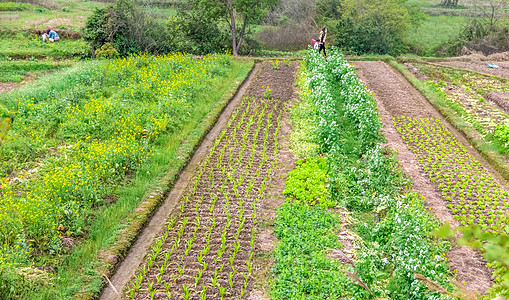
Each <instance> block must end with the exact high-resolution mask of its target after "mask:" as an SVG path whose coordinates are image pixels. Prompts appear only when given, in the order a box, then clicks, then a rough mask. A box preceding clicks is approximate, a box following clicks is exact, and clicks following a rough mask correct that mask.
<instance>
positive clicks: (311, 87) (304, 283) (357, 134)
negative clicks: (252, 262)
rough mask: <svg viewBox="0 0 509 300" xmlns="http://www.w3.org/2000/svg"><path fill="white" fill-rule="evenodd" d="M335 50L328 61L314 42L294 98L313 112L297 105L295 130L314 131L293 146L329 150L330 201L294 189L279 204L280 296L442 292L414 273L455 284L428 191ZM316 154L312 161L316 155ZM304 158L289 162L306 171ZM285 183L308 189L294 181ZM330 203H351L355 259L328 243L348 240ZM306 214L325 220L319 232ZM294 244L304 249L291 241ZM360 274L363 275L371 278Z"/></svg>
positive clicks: (275, 290) (275, 289)
mask: <svg viewBox="0 0 509 300" xmlns="http://www.w3.org/2000/svg"><path fill="white" fill-rule="evenodd" d="M330 53H331V54H330V55H329V57H328V59H327V61H325V60H324V58H323V57H322V56H320V55H318V54H317V53H316V52H315V51H310V52H309V53H308V55H307V57H306V63H307V70H306V73H305V76H306V77H308V78H307V79H306V80H304V81H303V82H304V86H301V90H302V93H301V95H302V96H304V98H303V99H304V100H303V99H302V97H301V100H299V102H298V103H297V106H296V107H299V108H302V107H304V106H303V105H302V102H310V105H307V107H308V109H310V110H311V111H314V114H315V116H314V117H313V116H312V114H310V113H309V112H299V113H295V112H294V111H293V112H292V122H293V123H294V124H296V125H297V127H298V128H299V130H298V131H297V132H300V133H302V132H308V136H307V137H303V135H302V134H299V137H298V138H296V139H294V140H293V142H291V143H292V149H310V150H309V151H308V152H307V153H306V152H304V153H305V154H304V155H307V154H312V155H314V152H313V151H314V150H312V148H313V147H309V146H308V145H309V144H311V143H312V142H310V141H316V143H317V145H318V146H319V149H320V153H322V154H326V157H327V159H326V161H327V174H328V175H327V179H326V180H327V182H328V184H327V186H328V192H327V199H328V201H324V202H319V204H318V205H314V206H313V205H312V204H313V201H309V200H306V198H305V197H300V198H299V195H302V194H299V193H296V192H292V195H293V196H294V197H293V198H291V199H289V200H287V203H285V205H283V206H282V207H281V208H280V209H279V210H278V218H277V220H276V227H275V233H276V237H277V238H278V239H279V242H278V246H277V249H276V250H275V252H274V255H275V261H276V265H275V267H274V268H273V274H274V276H275V279H274V281H273V284H272V295H273V297H274V298H275V299H289V298H292V299H310V298H311V299H313V298H317V299H323V298H345V299H371V298H372V297H378V298H390V299H438V298H439V297H440V295H439V294H438V293H437V292H433V291H429V290H428V289H427V288H426V287H425V285H424V284H423V283H421V282H420V281H419V280H418V279H417V278H416V277H414V274H415V273H418V274H422V275H424V276H426V277H427V278H429V279H431V280H433V281H435V282H437V283H439V284H440V285H442V286H444V287H445V288H446V289H448V290H449V291H450V292H453V287H452V286H451V284H450V283H449V277H448V276H449V271H448V267H447V263H446V260H445V256H444V253H445V251H446V250H447V248H448V243H444V242H443V241H440V240H437V239H435V238H433V237H432V236H431V232H432V231H433V230H434V228H436V227H437V226H438V224H439V222H438V221H436V220H434V219H433V217H432V216H430V215H429V214H428V213H427V212H426V210H425V207H424V201H423V199H422V197H421V196H419V195H416V194H415V193H412V192H411V189H410V182H408V180H407V179H406V178H404V176H403V175H402V173H401V171H400V170H399V169H398V164H397V161H396V159H395V158H394V157H393V156H392V155H391V154H390V153H387V152H386V151H384V150H382V148H381V147H380V146H379V143H380V142H381V137H380V122H379V120H378V114H377V112H376V106H375V103H374V100H373V98H372V97H371V96H370V95H369V93H368V92H367V91H366V89H365V87H364V86H363V85H362V84H361V83H360V82H359V81H358V79H357V75H356V73H355V71H354V70H353V68H352V67H351V66H350V65H348V63H347V62H346V61H345V60H344V58H343V57H342V55H341V54H340V53H339V52H337V51H336V50H335V49H334V50H331V51H330ZM301 83H302V81H301ZM300 116H303V118H300ZM310 119H311V120H313V119H315V120H319V122H318V126H315V127H314V129H313V127H311V125H309V127H308V129H307V130H306V129H305V128H303V127H306V125H304V126H302V124H313V123H312V122H309V120H310ZM314 124H316V123H314ZM311 157H312V156H311ZM311 157H308V158H307V159H306V161H307V160H309V162H310V163H312V162H313V160H314V159H312V158H311ZM306 163H307V162H306ZM306 163H303V164H302V165H300V166H299V167H298V168H296V169H295V171H292V172H298V173H299V172H301V173H307V172H308V171H307V170H306V168H305V167H303V166H304V165H305V164H306ZM297 178H304V177H297ZM322 181H323V180H322ZM289 184H290V185H291V186H290V187H289V186H288V185H289ZM315 186H316V184H315ZM286 188H287V189H289V190H292V191H293V190H295V189H299V188H301V189H302V190H303V191H304V190H308V189H309V187H307V186H306V185H305V184H302V183H299V184H295V183H292V182H291V181H287V187H286ZM306 203H307V204H306ZM326 207H336V208H338V207H340V208H342V209H343V210H344V209H347V210H348V211H350V212H352V214H349V215H350V217H351V218H352V219H353V221H351V223H352V225H351V226H352V227H353V228H352V229H351V230H353V231H354V232H355V234H357V235H358V237H359V238H358V239H357V240H356V242H355V243H356V244H359V249H357V250H356V251H355V252H356V257H357V259H355V260H354V261H352V263H351V264H346V265H342V264H341V263H339V262H338V261H335V260H334V259H332V257H330V256H328V253H329V251H330V250H331V249H337V250H341V249H342V245H341V244H338V241H337V237H336V234H337V231H338V229H339V228H341V226H342V224H341V222H340V221H339V218H337V216H334V214H332V213H331V212H330V211H327V210H325V209H324V208H326ZM309 224H313V225H316V226H317V227H318V228H320V230H319V233H321V235H320V237H318V236H316V235H315V234H316V233H314V232H313V231H312V230H310V228H311V227H310V225H309ZM317 240H318V241H319V242H316V241H317ZM297 245H299V247H300V248H302V249H305V250H306V251H299V252H293V251H290V250H289V249H292V248H293V247H296V246H297ZM289 270H293V271H291V272H290V271H289ZM344 270H347V271H344ZM354 282H355V283H359V282H363V284H364V285H365V288H363V287H361V285H362V284H361V285H358V284H354ZM368 289H369V291H368Z"/></svg>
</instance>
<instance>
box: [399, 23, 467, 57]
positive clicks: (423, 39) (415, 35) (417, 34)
mask: <svg viewBox="0 0 509 300" xmlns="http://www.w3.org/2000/svg"><path fill="white" fill-rule="evenodd" d="M466 20H467V18H466V17H455V16H428V17H427V18H426V19H425V20H424V21H423V23H422V24H421V25H420V26H419V27H417V28H413V29H411V30H410V31H409V32H408V33H407V36H406V37H405V43H407V44H408V45H410V47H411V48H412V49H411V50H412V52H417V53H420V54H421V55H422V56H433V54H434V53H433V51H434V49H435V48H436V47H438V46H439V45H441V44H443V43H445V42H447V41H449V40H450V39H451V38H452V37H454V36H456V35H458V34H459V32H460V30H461V29H462V27H463V26H464V24H465V22H466Z"/></svg>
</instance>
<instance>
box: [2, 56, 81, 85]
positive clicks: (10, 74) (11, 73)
mask: <svg viewBox="0 0 509 300" xmlns="http://www.w3.org/2000/svg"><path fill="white" fill-rule="evenodd" d="M74 63H75V62H74V61H51V60H43V61H37V60H33V61H1V60H0V69H2V73H1V74H0V82H21V81H22V80H23V78H24V76H26V75H32V76H37V75H40V74H41V73H44V72H45V71H50V70H58V69H62V68H66V67H69V66H71V65H73V64H74Z"/></svg>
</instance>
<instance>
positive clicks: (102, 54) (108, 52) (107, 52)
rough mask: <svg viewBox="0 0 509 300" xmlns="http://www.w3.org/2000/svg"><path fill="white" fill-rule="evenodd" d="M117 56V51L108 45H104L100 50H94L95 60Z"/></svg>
mask: <svg viewBox="0 0 509 300" xmlns="http://www.w3.org/2000/svg"><path fill="white" fill-rule="evenodd" d="M118 56H119V54H118V51H117V49H115V48H113V45H112V44H110V43H106V44H104V45H103V46H102V47H101V49H97V50H95V57H97V58H106V59H111V58H117V57H118Z"/></svg>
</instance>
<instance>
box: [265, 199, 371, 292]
mask: <svg viewBox="0 0 509 300" xmlns="http://www.w3.org/2000/svg"><path fill="white" fill-rule="evenodd" d="M339 225H340V222H339V218H338V216H337V215H335V214H334V213H332V212H329V211H327V210H326V209H325V208H323V207H313V206H308V205H306V204H301V203H293V204H292V203H289V202H286V203H284V204H283V205H282V206H281V208H279V209H278V211H277V220H276V223H275V227H274V233H275V235H276V238H277V239H278V240H279V243H278V247H277V249H276V250H275V251H274V257H275V261H276V264H275V265H274V267H273V270H272V272H273V273H274V274H275V275H276V276H277V277H276V278H275V280H274V281H273V283H272V295H271V296H272V298H274V299H329V298H334V299H336V298H346V299H369V294H368V292H367V291H366V290H364V289H362V288H361V287H360V286H357V285H354V284H352V283H351V282H350V280H349V279H348V278H347V277H346V276H345V275H344V274H343V273H342V271H341V270H342V269H343V266H342V264H340V263H339V262H338V261H335V260H331V259H329V258H328V257H327V252H328V250H329V249H338V250H339V249H341V248H342V245H341V243H340V242H339V241H338V239H337V236H336V234H335V231H336V230H337V229H338V228H339Z"/></svg>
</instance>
